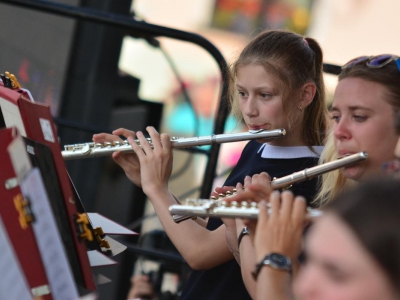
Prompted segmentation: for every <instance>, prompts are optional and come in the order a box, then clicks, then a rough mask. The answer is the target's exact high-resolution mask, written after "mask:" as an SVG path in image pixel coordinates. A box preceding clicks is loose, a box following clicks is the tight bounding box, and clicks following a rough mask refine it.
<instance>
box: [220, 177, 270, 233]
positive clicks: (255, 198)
mask: <svg viewBox="0 0 400 300" xmlns="http://www.w3.org/2000/svg"><path fill="white" fill-rule="evenodd" d="M270 182H271V177H270V176H269V175H268V173H265V172H263V173H260V174H255V175H253V176H252V177H250V176H246V178H245V179H244V189H243V188H240V187H237V194H236V195H234V196H231V197H228V198H227V199H226V201H237V202H239V203H240V202H242V201H249V202H260V201H261V200H267V201H268V199H269V195H270V194H271V192H272V189H271V183H270ZM244 225H246V226H247V228H248V230H249V232H250V238H251V239H252V240H253V239H254V231H255V227H256V225H257V220H249V219H244Z"/></svg>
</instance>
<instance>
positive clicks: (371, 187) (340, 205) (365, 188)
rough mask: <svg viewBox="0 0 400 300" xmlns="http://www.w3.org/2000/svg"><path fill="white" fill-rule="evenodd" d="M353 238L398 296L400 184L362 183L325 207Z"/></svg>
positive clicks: (386, 181)
mask: <svg viewBox="0 0 400 300" xmlns="http://www.w3.org/2000/svg"><path fill="white" fill-rule="evenodd" d="M326 210H327V211H329V212H333V213H334V214H335V215H337V216H338V217H339V218H340V219H341V220H342V221H344V223H345V224H347V226H349V227H350V229H351V230H352V231H353V232H354V233H355V234H356V236H357V237H358V239H359V241H360V242H361V244H362V245H363V246H364V248H365V249H366V250H367V251H368V252H369V253H370V255H371V256H372V257H373V258H374V259H375V261H376V262H377V263H378V264H379V265H380V266H381V267H382V269H383V270H384V272H385V273H386V274H387V276H388V278H389V279H390V281H391V282H392V284H393V287H395V288H396V291H397V292H398V293H399V295H400V285H399V283H400V182H399V180H395V179H392V178H380V179H375V180H373V181H371V180H369V181H365V182H364V183H361V184H359V185H357V187H355V188H352V189H349V190H348V191H347V192H345V193H343V194H341V195H339V196H338V197H337V198H336V199H335V200H334V201H332V202H330V203H329V204H328V205H327V206H326Z"/></svg>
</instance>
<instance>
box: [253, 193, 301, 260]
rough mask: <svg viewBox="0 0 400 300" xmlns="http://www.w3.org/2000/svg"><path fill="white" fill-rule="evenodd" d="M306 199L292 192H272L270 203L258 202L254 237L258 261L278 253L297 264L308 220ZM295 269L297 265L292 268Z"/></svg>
mask: <svg viewBox="0 0 400 300" xmlns="http://www.w3.org/2000/svg"><path fill="white" fill-rule="evenodd" d="M306 206H307V203H306V200H305V199H304V197H302V196H297V197H295V196H294V195H293V193H292V192H291V191H284V192H282V194H281V193H279V192H278V191H274V192H272V193H271V195H270V198H269V203H267V202H265V201H262V202H260V203H259V205H258V207H259V210H260V212H259V216H258V222H257V227H256V231H255V237H254V246H255V249H256V257H257V261H260V260H261V259H262V258H263V257H264V256H265V255H266V254H269V253H272V252H276V253H280V254H283V255H286V256H288V257H290V259H291V260H292V263H293V264H295V263H296V262H297V258H298V256H299V254H300V252H301V248H302V247H301V246H302V234H303V231H304V224H305V220H306ZM293 267H295V265H293Z"/></svg>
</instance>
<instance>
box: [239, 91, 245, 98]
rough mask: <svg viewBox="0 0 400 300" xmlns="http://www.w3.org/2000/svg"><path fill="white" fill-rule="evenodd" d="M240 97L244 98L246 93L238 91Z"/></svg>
mask: <svg viewBox="0 0 400 300" xmlns="http://www.w3.org/2000/svg"><path fill="white" fill-rule="evenodd" d="M238 94H239V96H240V97H246V93H245V92H242V91H238Z"/></svg>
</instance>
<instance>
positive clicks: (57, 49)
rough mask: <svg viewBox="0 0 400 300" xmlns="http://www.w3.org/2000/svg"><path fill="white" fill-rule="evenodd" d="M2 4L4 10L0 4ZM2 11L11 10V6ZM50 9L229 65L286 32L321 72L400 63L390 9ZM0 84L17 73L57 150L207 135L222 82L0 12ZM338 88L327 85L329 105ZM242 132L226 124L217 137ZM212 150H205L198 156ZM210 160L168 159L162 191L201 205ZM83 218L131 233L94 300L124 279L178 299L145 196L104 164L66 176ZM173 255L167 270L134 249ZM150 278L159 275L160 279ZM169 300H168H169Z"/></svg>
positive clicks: (35, 14) (42, 17)
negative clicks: (81, 14) (357, 60)
mask: <svg viewBox="0 0 400 300" xmlns="http://www.w3.org/2000/svg"><path fill="white" fill-rule="evenodd" d="M1 2H4V1H1ZM9 2H10V3H11V2H12V1H9ZM53 3H60V4H67V5H71V6H74V7H77V8H80V7H83V8H89V9H93V10H96V11H101V12H107V13H114V14H118V15H121V16H125V17H130V18H134V19H136V20H142V21H145V22H147V23H150V24H156V25H160V26H163V27H168V28H174V29H178V30H181V31H185V32H190V33H195V34H199V35H201V36H202V37H204V38H205V39H207V40H208V41H210V42H211V43H212V44H213V45H215V47H216V48H217V49H218V50H219V51H220V52H221V54H222V56H223V57H224V59H225V60H226V62H227V63H228V64H230V63H231V62H233V61H234V59H235V58H236V57H237V56H238V54H239V53H240V51H241V49H242V48H243V47H244V46H245V45H246V43H247V41H249V40H250V39H251V38H252V37H253V36H255V35H256V34H257V33H259V32H260V31H262V30H264V29H268V28H269V29H275V28H285V29H290V30H293V31H295V32H298V33H300V34H304V35H307V36H310V37H313V38H315V39H317V40H318V42H319V43H320V44H321V46H322V48H323V50H324V57H325V59H324V62H326V63H332V64H336V65H342V64H344V63H345V62H347V61H348V60H350V59H351V58H353V57H356V56H361V55H374V54H381V53H394V54H399V53H400V39H398V38H396V36H397V34H396V32H398V30H399V29H400V19H399V18H398V16H397V12H398V11H399V9H400V2H399V1H393V0H381V1H373V0H190V1H187V0H169V1H159V0H133V1H131V0H118V1H112V0H102V1H96V0H92V1H91V0H63V1H55V0H54V1H53ZM0 26H1V28H2V30H0V45H1V46H0V68H1V70H0V72H1V73H4V72H5V71H9V72H11V73H14V74H15V75H16V76H17V78H18V79H19V81H20V83H21V85H22V86H23V87H24V88H27V89H29V90H30V92H31V93H32V95H33V97H34V99H35V100H36V101H37V102H40V103H45V104H47V105H49V106H50V107H51V112H52V115H53V117H54V120H55V122H56V124H57V127H58V133H59V139H60V144H61V145H66V144H74V143H84V142H90V141H91V137H92V135H93V134H94V133H98V132H110V131H111V130H113V129H116V128H118V127H126V128H129V129H132V130H135V131H136V130H144V128H145V127H146V126H147V125H152V126H155V127H156V128H157V129H158V130H159V131H161V132H167V133H169V134H170V135H172V136H178V137H185V136H200V135H210V134H212V133H213V132H214V126H215V118H216V111H217V108H218V105H219V101H220V98H221V96H220V93H221V82H222V77H221V71H220V69H219V67H218V64H217V63H216V61H215V60H214V59H213V58H212V57H211V55H210V53H208V52H207V51H206V50H205V49H203V48H202V47H199V46H197V45H195V44H193V43H190V42H184V41H180V40H177V39H172V38H164V37H157V36H149V35H146V34H143V33H141V32H140V31H136V32H132V31H128V30H122V29H119V28H116V27H113V26H108V25H104V24H103V25H101V24H97V23H93V22H87V21H84V20H79V21H78V20H76V19H73V18H69V17H64V16H59V15H53V14H50V13H45V12H40V11H37V10H31V9H27V8H22V7H16V6H13V5H9V3H0ZM336 82H337V78H336V76H334V75H329V74H326V84H327V99H326V100H327V105H328V104H329V102H330V101H331V100H332V97H333V90H334V88H335V85H336ZM235 131H237V132H241V131H246V128H243V126H242V125H241V124H238V122H237V121H236V120H235V119H234V117H233V116H228V117H227V119H226V122H225V123H224V132H227V133H228V132H235ZM244 145H245V142H242V143H233V144H225V145H222V146H221V149H220V151H219V158H218V165H217V167H216V170H215V171H216V175H217V176H216V178H215V181H214V184H213V185H214V186H221V185H222V184H223V182H224V179H225V178H226V176H227V175H228V174H229V171H230V169H231V168H232V167H233V166H234V165H235V163H236V161H237V160H238V158H239V156H240V153H241V149H242V148H243V146H244ZM208 149H209V148H207V147H203V150H205V151H207V150H208ZM206 164H207V155H204V153H197V152H188V151H182V150H176V151H175V152H174V171H173V174H172V178H171V182H170V188H171V190H172V191H173V192H174V193H175V194H176V195H177V196H178V197H181V198H183V199H184V198H186V197H192V198H198V197H199V195H200V186H201V184H202V182H203V177H204V174H205V168H206ZM67 167H68V171H69V173H70V175H71V178H72V181H73V182H74V184H75V186H76V188H77V191H78V193H79V194H80V197H81V200H82V202H83V204H84V205H85V207H86V210H87V211H90V212H99V213H101V214H103V215H105V216H107V217H108V218H110V219H112V220H114V221H116V222H118V223H120V224H122V225H124V226H127V227H129V228H131V229H133V230H135V231H138V232H140V236H141V237H146V238H142V239H139V238H131V239H125V240H121V242H123V243H125V244H127V245H129V247H128V250H127V251H125V252H124V253H123V254H121V255H119V256H118V257H117V258H116V259H117V260H119V262H120V265H119V266H118V267H113V268H110V267H109V268H108V269H107V268H104V269H102V268H99V270H96V272H98V273H99V274H100V273H101V274H104V275H105V276H107V277H108V278H110V279H111V280H112V282H111V283H108V284H104V285H101V286H99V293H100V299H124V298H125V297H126V295H127V293H128V290H129V288H130V280H129V279H130V277H131V275H132V274H139V273H151V274H156V275H157V276H152V278H157V285H159V287H158V288H159V289H160V290H162V291H167V290H169V291H170V294H173V295H175V294H177V293H179V290H180V287H181V285H182V284H184V280H185V276H187V272H188V268H187V266H185V264H184V262H182V260H180V259H179V255H178V254H176V250H175V249H174V248H173V247H172V246H171V245H170V244H169V241H168V239H167V238H166V237H165V235H163V233H162V227H161V225H160V223H159V222H158V219H157V217H156V216H155V215H154V213H153V211H152V207H151V205H149V204H148V202H147V201H146V198H145V196H144V194H143V193H142V191H141V190H140V189H138V188H136V187H134V186H133V185H132V184H130V183H129V181H128V180H127V179H126V178H125V175H124V173H123V172H122V171H121V169H120V168H119V167H118V166H117V165H116V164H115V163H114V162H113V161H112V160H111V159H110V158H96V159H90V160H80V161H72V162H68V164H67ZM137 245H139V246H141V247H147V248H146V249H150V250H149V251H151V250H159V251H161V252H163V251H164V252H168V253H172V254H174V255H176V257H174V258H173V259H172V260H171V259H168V258H167V257H164V256H162V253H161V254H159V255H158V256H157V253H150V252H149V253H150V254H151V255H150V254H149V253H147V252H140V251H139V250H138V249H137V248H136V247H135V246H137ZM157 272H158V273H157ZM171 299H172V298H171Z"/></svg>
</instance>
